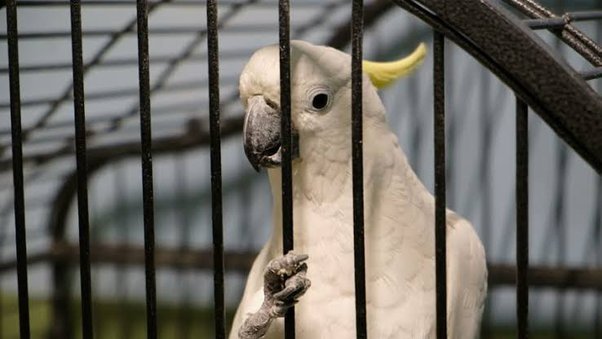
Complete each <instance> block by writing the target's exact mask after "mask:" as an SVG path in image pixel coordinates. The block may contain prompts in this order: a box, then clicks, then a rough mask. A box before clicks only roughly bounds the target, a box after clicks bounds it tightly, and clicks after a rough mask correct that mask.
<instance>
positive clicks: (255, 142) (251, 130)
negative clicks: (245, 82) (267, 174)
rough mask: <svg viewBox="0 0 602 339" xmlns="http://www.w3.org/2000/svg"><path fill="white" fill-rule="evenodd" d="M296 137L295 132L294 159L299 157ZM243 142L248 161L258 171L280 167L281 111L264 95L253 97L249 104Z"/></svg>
mask: <svg viewBox="0 0 602 339" xmlns="http://www.w3.org/2000/svg"><path fill="white" fill-rule="evenodd" d="M296 135H297V134H296V133H295V132H294V131H293V147H292V148H293V154H292V155H293V158H294V157H296V156H297V155H298V147H297V144H298V143H297V142H296V140H297V137H295V136H296ZM243 141H244V148H245V154H246V155H247V159H249V162H250V163H251V166H253V168H254V169H255V170H256V171H258V172H259V169H260V168H261V167H267V168H270V167H278V166H280V162H281V158H282V155H281V145H282V143H281V137H280V111H279V110H278V109H277V108H276V107H275V105H269V104H268V103H267V101H266V100H265V98H264V97H263V96H262V95H255V96H252V97H250V98H249V100H248V102H247V112H246V114H245V123H244V128H243Z"/></svg>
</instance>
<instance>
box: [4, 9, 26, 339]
mask: <svg viewBox="0 0 602 339" xmlns="http://www.w3.org/2000/svg"><path fill="white" fill-rule="evenodd" d="M6 31H7V32H8V64H9V66H8V67H9V83H10V85H9V86H10V118H11V134H12V152H13V153H12V159H13V161H12V163H13V164H12V165H13V183H14V204H15V241H16V244H17V283H18V289H19V290H18V293H19V333H20V337H21V339H29V337H30V327H29V292H28V286H27V244H26V234H25V194H24V184H23V144H22V142H23V140H22V133H21V93H20V84H19V44H18V31H17V4H16V0H7V1H6Z"/></svg>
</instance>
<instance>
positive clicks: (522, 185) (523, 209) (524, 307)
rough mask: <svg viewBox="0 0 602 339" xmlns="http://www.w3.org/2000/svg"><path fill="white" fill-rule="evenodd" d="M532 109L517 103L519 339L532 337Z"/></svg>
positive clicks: (521, 102)
mask: <svg viewBox="0 0 602 339" xmlns="http://www.w3.org/2000/svg"><path fill="white" fill-rule="evenodd" d="M528 111H529V107H528V106H527V104H526V103H525V102H523V101H522V100H521V99H518V98H517V101H516V267H517V270H516V315H517V320H518V323H517V330H518V336H517V337H518V338H519V339H526V338H528V337H529V320H528V316H529V286H528V280H527V279H528V276H527V273H528V269H529V144H528V143H529V130H528V128H529V119H528Z"/></svg>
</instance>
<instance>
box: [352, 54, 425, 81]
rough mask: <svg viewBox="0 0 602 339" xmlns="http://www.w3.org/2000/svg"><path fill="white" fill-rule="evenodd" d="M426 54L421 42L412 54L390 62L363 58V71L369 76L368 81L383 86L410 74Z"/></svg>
mask: <svg viewBox="0 0 602 339" xmlns="http://www.w3.org/2000/svg"><path fill="white" fill-rule="evenodd" d="M425 56H426V45H425V44H424V43H421V44H420V45H418V47H416V49H415V50H414V52H412V54H410V55H408V56H407V57H405V58H403V59H400V60H397V61H391V62H375V61H367V60H364V61H363V63H362V65H363V69H364V72H366V73H367V74H368V76H370V81H371V82H372V84H373V85H374V86H375V87H376V88H384V87H387V86H389V85H391V84H392V83H393V81H395V80H397V79H399V78H401V77H403V76H406V75H408V74H410V73H411V72H412V71H413V70H415V69H416V68H418V66H420V64H421V63H422V61H423V60H424V57H425Z"/></svg>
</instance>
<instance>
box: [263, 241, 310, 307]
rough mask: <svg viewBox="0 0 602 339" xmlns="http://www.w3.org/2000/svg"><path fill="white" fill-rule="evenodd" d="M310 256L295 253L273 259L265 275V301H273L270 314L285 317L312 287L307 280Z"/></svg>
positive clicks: (291, 252)
mask: <svg viewBox="0 0 602 339" xmlns="http://www.w3.org/2000/svg"><path fill="white" fill-rule="evenodd" d="M307 258H308V256H307V255H305V254H296V253H295V252H293V251H290V252H288V253H287V254H286V255H284V256H282V257H279V258H276V259H273V260H272V261H270V263H269V264H268V266H267V268H266V270H265V273H264V293H265V299H266V300H268V301H271V304H272V305H271V309H270V314H271V315H272V316H273V317H283V316H284V314H285V313H286V311H287V310H288V309H289V308H291V307H292V306H293V305H295V304H296V303H297V302H298V301H299V298H300V297H301V296H303V294H305V292H306V291H307V289H308V288H309V287H310V286H311V282H310V281H309V279H307V278H306V274H307V264H306V263H305V262H304V261H305V260H307Z"/></svg>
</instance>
